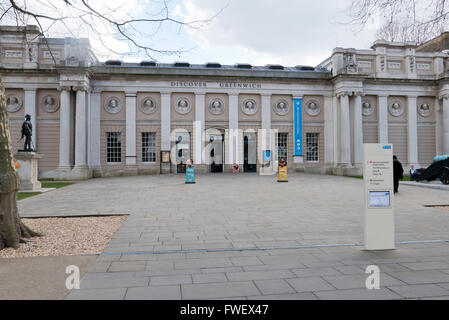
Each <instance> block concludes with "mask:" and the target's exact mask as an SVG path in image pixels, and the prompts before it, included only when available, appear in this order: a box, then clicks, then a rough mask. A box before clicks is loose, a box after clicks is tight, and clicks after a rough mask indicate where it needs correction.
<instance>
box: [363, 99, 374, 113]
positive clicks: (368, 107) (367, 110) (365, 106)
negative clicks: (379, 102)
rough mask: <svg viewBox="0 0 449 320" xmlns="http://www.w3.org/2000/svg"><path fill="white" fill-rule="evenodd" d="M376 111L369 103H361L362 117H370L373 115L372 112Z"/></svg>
mask: <svg viewBox="0 0 449 320" xmlns="http://www.w3.org/2000/svg"><path fill="white" fill-rule="evenodd" d="M375 109H376V107H375V106H374V105H372V104H371V103H369V102H368V101H364V102H363V103H362V114H363V115H364V116H370V115H372V114H373V113H374V110H375Z"/></svg>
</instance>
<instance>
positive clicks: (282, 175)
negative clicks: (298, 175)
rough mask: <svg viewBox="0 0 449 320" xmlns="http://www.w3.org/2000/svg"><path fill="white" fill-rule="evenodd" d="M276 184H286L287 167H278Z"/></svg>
mask: <svg viewBox="0 0 449 320" xmlns="http://www.w3.org/2000/svg"><path fill="white" fill-rule="evenodd" d="M278 182H288V180H287V166H284V167H279V179H278Z"/></svg>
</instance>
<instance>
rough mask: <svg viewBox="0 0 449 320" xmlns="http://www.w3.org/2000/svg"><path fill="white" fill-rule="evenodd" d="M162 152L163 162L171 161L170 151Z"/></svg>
mask: <svg viewBox="0 0 449 320" xmlns="http://www.w3.org/2000/svg"><path fill="white" fill-rule="evenodd" d="M161 152H162V163H169V162H170V151H161Z"/></svg>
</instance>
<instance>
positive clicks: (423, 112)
mask: <svg viewBox="0 0 449 320" xmlns="http://www.w3.org/2000/svg"><path fill="white" fill-rule="evenodd" d="M418 113H419V115H420V116H421V117H428V116H430V115H431V114H432V108H431V107H430V104H428V103H422V104H420V105H419V106H418Z"/></svg>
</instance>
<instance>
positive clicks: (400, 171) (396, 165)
mask: <svg viewBox="0 0 449 320" xmlns="http://www.w3.org/2000/svg"><path fill="white" fill-rule="evenodd" d="M402 178H404V168H403V167H402V164H401V163H400V162H399V160H398V157H396V156H393V183H394V193H397V192H398V191H399V180H401V179H402Z"/></svg>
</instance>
